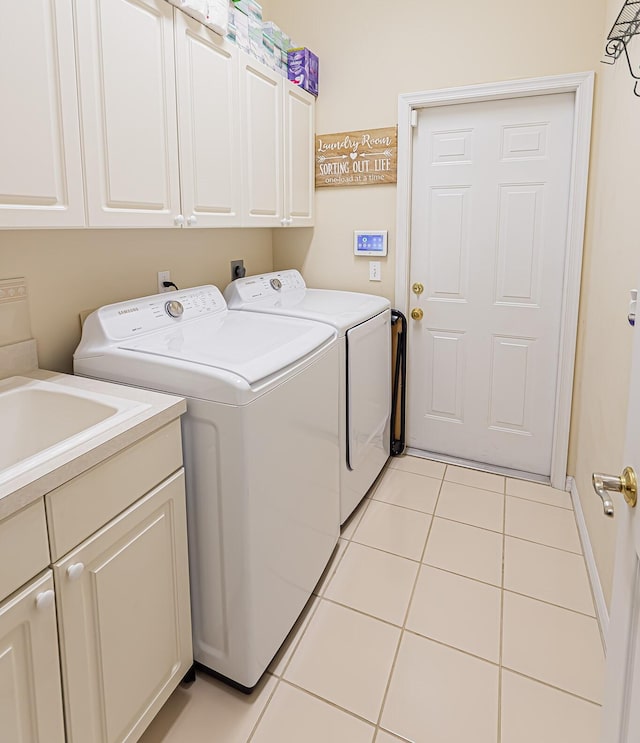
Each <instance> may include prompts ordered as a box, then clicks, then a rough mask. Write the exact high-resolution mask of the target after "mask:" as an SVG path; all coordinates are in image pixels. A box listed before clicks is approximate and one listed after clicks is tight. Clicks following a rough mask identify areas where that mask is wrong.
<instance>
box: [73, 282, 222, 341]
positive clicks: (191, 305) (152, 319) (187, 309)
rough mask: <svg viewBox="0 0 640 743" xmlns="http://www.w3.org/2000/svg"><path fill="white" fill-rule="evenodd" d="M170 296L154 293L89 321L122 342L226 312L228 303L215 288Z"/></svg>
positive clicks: (112, 306) (106, 309)
mask: <svg viewBox="0 0 640 743" xmlns="http://www.w3.org/2000/svg"><path fill="white" fill-rule="evenodd" d="M169 296H170V297H171V299H169V298H168V297H167V294H166V293H164V294H155V295H153V296H151V297H142V298H141V299H132V300H131V301H128V302H119V303H118V304H110V305H107V306H105V307H101V308H100V309H99V310H97V311H96V312H94V313H93V314H92V315H90V316H89V318H87V322H89V321H91V322H92V323H94V322H98V323H99V325H100V326H101V329H102V332H103V333H104V335H106V336H107V337H108V338H112V339H122V338H130V337H132V336H136V335H139V334H140V333H149V332H152V331H154V330H161V329H162V328H167V327H172V326H174V325H175V324H177V323H183V322H188V321H189V320H193V319H195V318H202V317H205V316H207V315H216V314H218V313H220V312H226V310H227V303H226V302H225V301H224V297H223V296H222V294H221V293H220V290H219V289H218V288H217V287H215V286H197V287H194V288H193V289H183V290H181V291H176V292H171V294H170V295H169Z"/></svg>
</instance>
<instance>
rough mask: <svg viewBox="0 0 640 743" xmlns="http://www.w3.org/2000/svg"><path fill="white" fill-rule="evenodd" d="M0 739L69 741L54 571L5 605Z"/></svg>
mask: <svg viewBox="0 0 640 743" xmlns="http://www.w3.org/2000/svg"><path fill="white" fill-rule="evenodd" d="M0 740H1V741H3V743H5V742H6V743H64V741H65V735H64V721H63V718H62V688H61V685H60V658H59V656H58V633H57V629H56V607H55V600H54V594H53V575H52V573H51V571H50V570H46V571H45V572H44V573H43V574H42V575H41V576H40V577H39V578H37V579H36V580H34V581H32V582H31V583H29V584H27V585H26V586H24V587H23V588H22V589H20V590H19V591H17V592H16V593H15V594H13V595H12V596H11V597H10V598H8V599H7V600H6V601H5V602H3V603H2V604H0Z"/></svg>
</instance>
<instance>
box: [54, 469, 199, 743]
mask: <svg viewBox="0 0 640 743" xmlns="http://www.w3.org/2000/svg"><path fill="white" fill-rule="evenodd" d="M114 487H117V485H114ZM54 574H55V582H56V594H57V599H58V615H59V617H60V645H61V654H62V683H63V688H64V699H65V714H66V719H67V736H68V741H69V743H87V741H91V742H92V743H107V742H108V743H113V742H115V741H122V740H129V739H131V740H137V739H138V737H139V736H140V735H141V733H142V731H143V730H144V729H145V728H146V727H147V725H148V724H149V722H150V721H151V720H152V719H153V717H154V716H155V714H157V712H158V710H159V709H160V707H161V706H162V704H163V703H164V702H165V701H166V700H167V698H168V697H169V695H170V694H171V692H172V691H173V690H174V689H175V687H176V686H177V685H178V683H179V682H180V680H181V678H182V677H183V676H184V674H185V673H186V671H187V670H188V669H189V668H190V666H191V663H192V657H193V656H192V648H191V617H190V608H189V574H188V568H187V535H186V515H185V497H184V470H180V471H179V472H177V473H176V474H175V475H173V476H172V477H170V478H169V479H168V480H166V481H165V482H164V483H163V484H162V485H160V486H159V487H158V488H156V489H155V490H153V491H152V492H151V493H149V494H148V495H147V496H145V497H144V498H142V499H141V500H139V501H138V502H137V503H136V504H134V505H133V506H132V507H131V508H129V509H127V510H126V511H124V512H123V513H122V514H121V515H120V516H119V517H118V518H116V519H114V520H113V521H111V522H110V523H109V524H108V525H107V526H105V527H104V528H103V529H101V530H100V531H98V532H96V534H94V535H93V536H92V537H91V538H90V539H88V540H87V541H86V542H84V543H83V544H82V545H80V546H79V547H78V548H77V549H76V550H74V551H73V552H72V553H70V554H69V555H68V556H67V557H66V558H65V559H64V560H61V561H59V562H57V563H56V564H55V566H54ZM129 736H131V737H130V738H129Z"/></svg>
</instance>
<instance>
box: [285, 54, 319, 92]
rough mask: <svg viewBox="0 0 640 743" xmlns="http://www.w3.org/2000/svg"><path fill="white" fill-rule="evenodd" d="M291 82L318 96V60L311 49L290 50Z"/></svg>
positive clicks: (289, 68)
mask: <svg viewBox="0 0 640 743" xmlns="http://www.w3.org/2000/svg"><path fill="white" fill-rule="evenodd" d="M288 61H289V64H288V70H289V80H291V82H292V83H294V84H295V85H299V86H300V87H301V88H304V89H305V90H308V91H309V93H311V94H312V95H315V96H317V95H318V58H317V57H316V55H315V54H314V53H313V52H312V51H309V49H304V48H301V49H290V50H289V57H288Z"/></svg>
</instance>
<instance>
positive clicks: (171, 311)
mask: <svg viewBox="0 0 640 743" xmlns="http://www.w3.org/2000/svg"><path fill="white" fill-rule="evenodd" d="M164 309H165V311H166V313H167V315H169V317H180V316H181V315H182V313H183V312H184V306H183V304H182V302H178V300H177V299H172V300H171V301H170V302H165V305H164Z"/></svg>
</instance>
